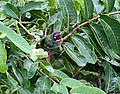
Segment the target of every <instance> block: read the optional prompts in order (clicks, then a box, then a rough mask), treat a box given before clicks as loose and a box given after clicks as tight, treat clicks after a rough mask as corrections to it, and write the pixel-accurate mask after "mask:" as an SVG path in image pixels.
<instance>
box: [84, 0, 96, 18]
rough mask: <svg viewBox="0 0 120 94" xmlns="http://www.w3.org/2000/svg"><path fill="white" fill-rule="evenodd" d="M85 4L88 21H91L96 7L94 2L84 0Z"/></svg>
mask: <svg viewBox="0 0 120 94" xmlns="http://www.w3.org/2000/svg"><path fill="white" fill-rule="evenodd" d="M84 4H85V15H86V19H91V18H92V17H93V11H94V5H93V2H92V0H84Z"/></svg>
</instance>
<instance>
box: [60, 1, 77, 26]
mask: <svg viewBox="0 0 120 94" xmlns="http://www.w3.org/2000/svg"><path fill="white" fill-rule="evenodd" d="M59 4H60V7H61V9H62V15H63V18H64V19H65V20H66V22H67V24H68V25H69V23H72V22H73V23H74V22H76V20H77V12H76V10H75V6H74V3H73V1H72V0H59Z"/></svg>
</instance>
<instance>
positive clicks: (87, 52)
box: [72, 35, 97, 64]
mask: <svg viewBox="0 0 120 94" xmlns="http://www.w3.org/2000/svg"><path fill="white" fill-rule="evenodd" d="M72 40H73V43H74V44H75V45H76V47H77V48H78V50H79V53H80V54H81V55H83V56H84V57H85V58H86V60H87V62H88V63H92V64H95V63H96V61H97V56H96V55H95V52H94V49H93V47H92V45H91V44H90V43H89V42H88V40H86V39H85V38H83V37H82V36H80V35H76V36H73V37H72Z"/></svg>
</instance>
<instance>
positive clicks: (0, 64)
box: [0, 41, 8, 73]
mask: <svg viewBox="0 0 120 94" xmlns="http://www.w3.org/2000/svg"><path fill="white" fill-rule="evenodd" d="M6 60H7V52H6V50H5V48H4V46H3V44H2V42H1V41H0V72H1V73H5V72H6V71H7V70H8V67H7V65H6Z"/></svg>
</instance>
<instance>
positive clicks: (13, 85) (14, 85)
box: [6, 72, 20, 90]
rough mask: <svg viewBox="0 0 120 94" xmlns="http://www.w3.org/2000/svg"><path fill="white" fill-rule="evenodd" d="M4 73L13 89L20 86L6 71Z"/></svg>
mask: <svg viewBox="0 0 120 94" xmlns="http://www.w3.org/2000/svg"><path fill="white" fill-rule="evenodd" d="M6 75H7V79H8V81H9V82H10V84H11V87H13V88H14V89H15V90H18V89H19V88H20V86H19V85H18V82H17V81H16V80H15V79H13V77H12V76H11V75H10V74H9V73H8V72H6Z"/></svg>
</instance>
